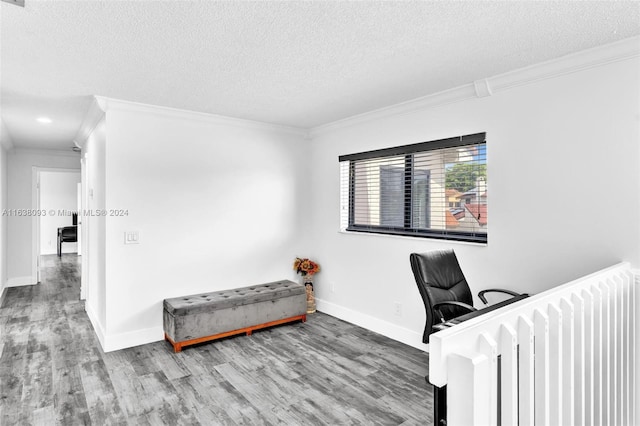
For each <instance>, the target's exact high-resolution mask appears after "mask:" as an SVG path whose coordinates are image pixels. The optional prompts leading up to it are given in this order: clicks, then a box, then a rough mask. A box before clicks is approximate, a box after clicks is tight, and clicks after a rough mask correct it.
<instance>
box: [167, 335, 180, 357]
mask: <svg viewBox="0 0 640 426" xmlns="http://www.w3.org/2000/svg"><path fill="white" fill-rule="evenodd" d="M164 340H166V341H167V342H169V343H171V346H173V352H175V353H178V352H182V344H181V343H179V342H178V343H176V342H174V341H173V340H171V338H170V337H169V336H168V335H167V333H164Z"/></svg>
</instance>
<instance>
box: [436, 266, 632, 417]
mask: <svg viewBox="0 0 640 426" xmlns="http://www.w3.org/2000/svg"><path fill="white" fill-rule="evenodd" d="M639 286H640V275H636V274H634V273H633V272H632V271H631V269H630V265H629V264H628V263H621V264H619V265H615V266H613V267H611V268H607V269H604V270H602V271H599V272H597V273H595V274H591V275H589V276H587V277H584V278H581V279H579V280H575V281H572V282H570V283H568V284H565V285H563V286H559V287H556V288H553V289H551V290H548V291H546V292H544V293H541V294H538V295H534V296H531V297H529V298H527V299H523V300H520V301H518V302H516V303H514V304H512V305H508V306H505V307H503V308H501V309H498V310H494V311H492V312H490V313H487V314H485V315H482V316H479V317H476V318H473V319H471V320H469V321H466V322H464V323H461V324H458V325H456V326H454V327H451V328H449V329H446V330H444V331H441V332H438V333H435V334H433V335H431V352H430V362H429V375H430V379H432V381H433V383H434V384H435V385H438V386H443V385H447V392H448V398H447V400H448V402H449V407H448V408H449V409H448V410H447V411H448V414H449V418H448V420H449V424H450V425H454V426H455V425H465V426H466V425H474V424H475V425H497V424H504V425H512V424H513V425H516V424H519V425H522V426H524V425H527V426H529V425H570V426H573V425H586V426H596V425H616V426H618V425H629V426H631V425H635V424H637V422H636V420H637V419H638V417H637V416H638V415H639V413H638V411H637V410H638V409H637V408H636V407H637V406H640V393H639V392H638V389H637V386H638V385H640V369H639V366H638V365H637V364H638V360H637V357H638V356H640V354H639V350H640V348H639V346H640V326H639V325H638V324H637V321H639V320H640V318H639V317H640V315H639V314H638V312H639V311H638V309H640V290H638V287H639ZM498 359H500V375H498ZM498 377H499V380H500V381H499V382H498Z"/></svg>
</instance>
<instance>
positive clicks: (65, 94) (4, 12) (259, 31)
mask: <svg viewBox="0 0 640 426" xmlns="http://www.w3.org/2000/svg"><path fill="white" fill-rule="evenodd" d="M0 7H1V9H0V12H1V16H0V24H1V29H0V37H1V39H0V41H1V45H0V60H1V63H0V72H1V74H0V89H1V96H2V99H1V101H0V106H1V107H2V111H1V113H2V119H3V121H4V124H5V125H6V129H7V130H8V132H9V134H10V135H11V138H12V140H13V143H14V145H15V146H23V147H34V148H36V147H37V148H59V147H69V146H71V143H72V142H71V141H72V139H73V136H74V135H75V134H76V131H77V130H78V126H79V125H80V122H81V120H82V118H83V116H84V113H85V111H86V109H87V107H88V105H89V102H90V96H91V95H101V96H106V97H110V98H117V99H123V100H129V101H135V102H142V103H148V104H155V105H163V106H170V107H174V108H181V109H187V110H194V111H202V112H208V113H215V114H221V115H226V116H230V117H238V118H246V119H251V120H258V121H263V122H268V123H276V124H283V125H288V126H294V127H301V128H312V127H315V126H318V125H322V124H326V123H330V122H333V121H336V120H339V119H342V118H346V117H349V116H353V115H356V114H360V113H364V112H367V111H371V110H374V109H377V108H381V107H385V106H389V105H392V104H395V103H399V102H403V101H407V100H410V99H414V98H417V97H421V96H425V95H428V94H431V93H435V92H439V91H442V90H445V89H449V88H452V87H456V86H459V85H463V84H467V83H470V82H473V81H474V80H478V79H481V78H485V77H490V76H492V75H496V74H500V73H503V72H506V71H510V70H513V69H516V68H520V67H524V66H527V65H531V64H535V63H538V62H542V61H546V60H549V59H553V58H556V57H560V56H563V55H566V54H569V53H572V52H575V51H579V50H584V49H587V48H590V47H594V46H598V45H602V44H606V43H610V42H613V41H616V40H619V39H623V38H627V37H631V36H635V35H638V34H640V3H638V2H616V1H602V2H566V1H563V2H524V1H511V2H446V1H438V2H425V1H420V2H410V1H402V2H393V1H387V2H372V1H357V2H355V1H354V2H346V1H292V2H286V1H278V2H275V1H273V2H270V1H261V2H248V1H242V2H240V1H225V2H222V1H220V2H217V1H216V2H214V1H115V0H111V1H88V0H87V1H36V0H26V6H25V7H24V8H21V7H17V6H14V5H11V4H8V3H5V2H2V3H0ZM42 115H46V116H50V117H51V118H52V119H53V120H54V122H53V123H51V124H49V125H46V126H43V125H39V124H38V123H36V122H35V118H36V117H37V116H42Z"/></svg>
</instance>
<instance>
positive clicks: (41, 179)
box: [33, 167, 81, 282]
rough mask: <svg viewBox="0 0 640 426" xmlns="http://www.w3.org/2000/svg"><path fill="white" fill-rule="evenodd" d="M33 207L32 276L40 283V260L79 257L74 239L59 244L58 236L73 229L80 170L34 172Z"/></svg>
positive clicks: (75, 223)
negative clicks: (42, 257)
mask: <svg viewBox="0 0 640 426" xmlns="http://www.w3.org/2000/svg"><path fill="white" fill-rule="evenodd" d="M34 174H35V179H34V181H35V192H36V193H35V201H36V203H35V205H36V211H37V212H38V213H39V214H38V215H35V216H34V228H35V232H34V240H35V241H34V245H33V247H34V253H33V254H34V256H33V257H34V260H35V265H34V266H35V273H36V276H37V279H38V282H40V278H41V277H40V266H41V256H47V255H56V256H57V255H58V250H60V254H61V255H69V254H75V255H77V254H79V247H78V242H77V238H75V239H76V241H72V240H73V238H63V241H64V240H66V241H65V242H63V243H61V244H59V242H58V233H59V232H61V231H62V230H63V229H64V230H65V231H69V230H70V229H71V230H74V231H76V232H77V228H75V229H73V228H69V227H73V226H77V225H78V219H77V213H78V206H79V204H80V203H79V200H78V197H79V191H78V185H79V184H80V179H81V175H80V170H78V169H54V168H38V167H36V168H34Z"/></svg>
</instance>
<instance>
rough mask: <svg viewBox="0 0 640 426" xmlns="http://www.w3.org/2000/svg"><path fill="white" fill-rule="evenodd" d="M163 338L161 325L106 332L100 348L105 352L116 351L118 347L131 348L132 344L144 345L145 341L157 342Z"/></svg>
mask: <svg viewBox="0 0 640 426" xmlns="http://www.w3.org/2000/svg"><path fill="white" fill-rule="evenodd" d="M163 339H164V329H163V328H162V327H152V328H146V329H143V330H135V331H130V332H127V333H119V334H107V335H106V336H105V344H104V345H103V346H102V350H104V351H105V352H111V351H117V350H119V349H126V348H132V347H134V346H140V345H146V344H147V343H153V342H159V341H162V340H163Z"/></svg>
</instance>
